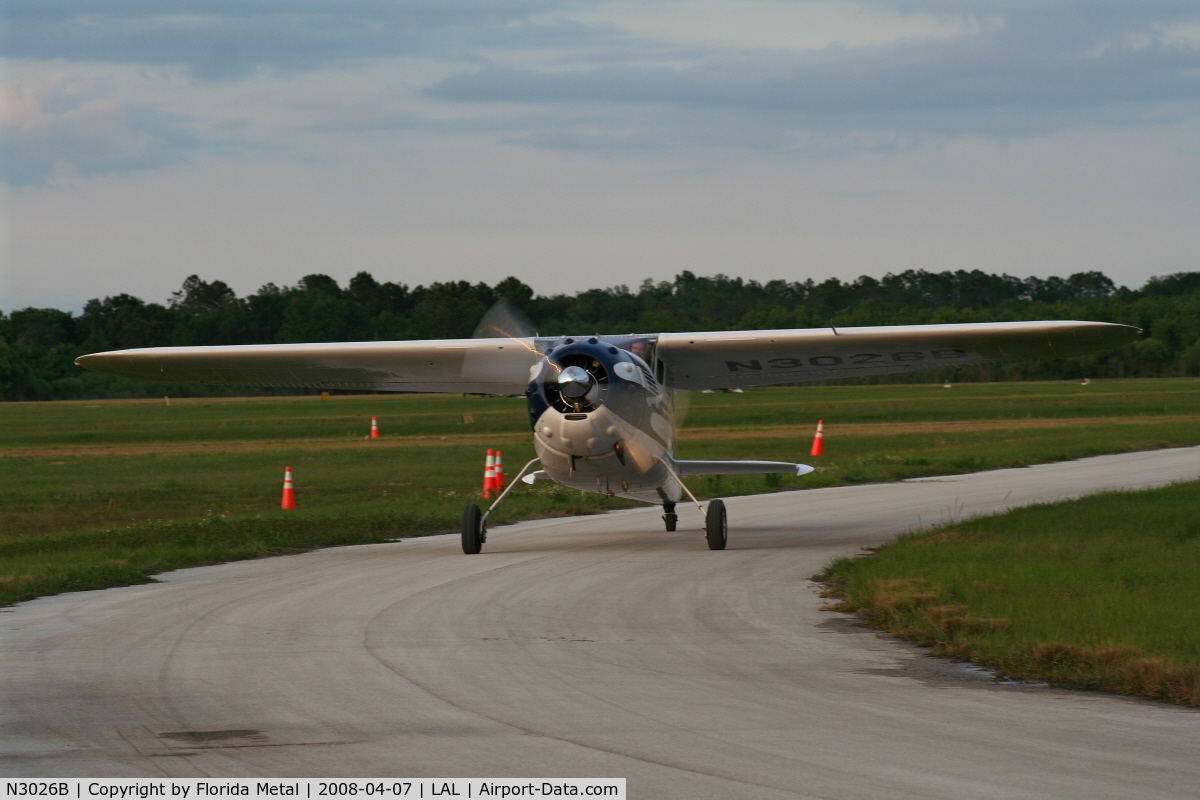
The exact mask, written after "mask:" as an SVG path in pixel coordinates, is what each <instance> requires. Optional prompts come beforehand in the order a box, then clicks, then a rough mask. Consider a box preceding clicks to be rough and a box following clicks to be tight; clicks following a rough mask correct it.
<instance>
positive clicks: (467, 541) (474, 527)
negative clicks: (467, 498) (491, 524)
mask: <svg viewBox="0 0 1200 800" xmlns="http://www.w3.org/2000/svg"><path fill="white" fill-rule="evenodd" d="M486 541H487V533H486V532H484V529H483V515H482V514H480V513H479V506H477V505H475V504H474V503H468V504H467V507H466V508H464V509H463V515H462V549H463V552H464V553H466V554H467V555H469V556H473V555H475V554H476V553H478V552H479V551H480V550H482V549H483V543H484V542H486Z"/></svg>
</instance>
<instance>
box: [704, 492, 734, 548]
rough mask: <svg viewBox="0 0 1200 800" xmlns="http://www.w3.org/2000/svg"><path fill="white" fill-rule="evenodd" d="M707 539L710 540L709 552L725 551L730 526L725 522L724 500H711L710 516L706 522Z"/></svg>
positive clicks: (709, 505) (709, 504)
mask: <svg viewBox="0 0 1200 800" xmlns="http://www.w3.org/2000/svg"><path fill="white" fill-rule="evenodd" d="M704 531H705V537H706V538H707V539H708V549H709V550H724V549H725V543H726V542H727V541H728V540H729V525H728V524H727V523H726V521H725V503H724V501H722V500H710V501H709V503H708V514H707V517H706V519H705V522H704Z"/></svg>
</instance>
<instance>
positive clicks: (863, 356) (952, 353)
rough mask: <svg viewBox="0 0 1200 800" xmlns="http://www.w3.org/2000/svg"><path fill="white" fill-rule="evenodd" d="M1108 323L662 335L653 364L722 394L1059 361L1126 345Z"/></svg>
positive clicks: (1133, 333) (1129, 333)
mask: <svg viewBox="0 0 1200 800" xmlns="http://www.w3.org/2000/svg"><path fill="white" fill-rule="evenodd" d="M1140 333H1141V331H1139V330H1138V329H1137V328H1133V327H1130V326H1129V325H1116V324H1113V323H1108V322H1074V321H1065V322H978V323H965V324H958V325H898V326H887V327H877V328H837V329H834V328H811V329H802V330H775V331H715V332H709V333H663V334H659V336H658V337H657V339H658V342H657V345H658V357H659V358H660V359H662V361H663V362H664V363H665V364H666V365H667V367H668V381H669V382H670V384H671V385H672V386H673V387H674V388H676V389H685V390H694V389H726V388H735V387H741V386H767V385H771V384H776V383H800V382H803V381H817V380H825V379H828V378H851V377H856V376H859V375H883V374H887V373H896V372H917V371H920V370H930V369H940V368H942V367H962V366H973V365H976V364H983V363H986V362H989V361H1000V360H1022V359H1037V358H1061V357H1065V356H1075V355H1083V354H1086V353H1092V352H1096V351H1098V350H1107V349H1111V348H1114V347H1120V346H1121V345H1124V344H1128V343H1129V342H1132V341H1133V340H1134V339H1136V338H1137V337H1138V335H1139V334H1140Z"/></svg>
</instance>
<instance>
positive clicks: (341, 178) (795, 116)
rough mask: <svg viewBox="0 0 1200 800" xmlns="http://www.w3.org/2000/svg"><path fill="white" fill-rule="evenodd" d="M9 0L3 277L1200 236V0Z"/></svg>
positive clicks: (1029, 250)
mask: <svg viewBox="0 0 1200 800" xmlns="http://www.w3.org/2000/svg"><path fill="white" fill-rule="evenodd" d="M5 5H6V7H7V20H6V22H7V25H6V31H5V35H6V39H7V42H6V47H5V49H4V55H5V59H4V69H5V72H6V78H7V80H6V82H5V88H4V89H3V101H2V103H3V105H2V108H3V111H2V113H3V117H4V122H5V127H6V129H7V136H6V151H5V156H6V158H5V175H4V184H5V194H4V200H3V203H4V205H3V220H4V221H5V230H4V231H2V233H3V236H4V246H3V251H2V253H3V258H4V263H3V270H2V271H0V309H3V310H5V311H10V310H12V309H14V308H20V307H24V306H26V305H39V306H57V307H60V308H78V307H79V305H81V303H82V302H83V301H84V300H86V299H88V298H91V297H97V296H104V295H111V294H116V293H120V292H129V293H131V294H135V295H138V296H140V297H143V298H145V299H148V300H156V301H160V302H161V301H163V300H165V299H166V297H167V296H168V295H169V294H170V292H172V291H173V290H175V289H177V288H178V287H179V284H180V283H181V282H182V281H183V279H184V278H185V277H187V276H188V275H190V274H192V273H198V274H199V275H200V276H201V277H203V278H206V279H209V280H211V279H221V280H224V281H226V282H227V283H229V284H230V285H232V286H233V287H234V288H235V289H236V290H237V291H238V292H239V293H240V294H245V293H249V292H252V291H254V290H256V289H257V288H258V287H259V286H260V285H262V284H263V283H265V282H267V281H273V282H275V283H278V284H281V285H284V284H294V283H295V282H296V281H297V280H298V279H299V278H300V277H301V276H303V275H305V274H307V273H311V272H323V273H326V274H329V275H332V276H333V277H335V278H337V279H338V280H339V281H343V282H344V281H345V280H346V279H347V278H349V277H350V276H351V275H353V274H354V273H355V272H358V271H359V270H364V269H365V270H368V271H370V272H372V273H373V274H374V275H375V276H376V277H377V278H379V279H381V280H397V281H403V282H406V283H409V284H419V283H429V282H432V281H436V280H452V279H466V280H472V281H475V280H486V281H489V282H494V281H495V280H498V279H500V278H503V277H505V276H507V275H516V276H517V277H519V278H521V279H522V280H524V281H525V282H527V283H528V284H530V285H531V286H533V287H534V288H535V289H536V290H537V291H539V292H541V293H549V292H555V291H570V292H573V291H577V290H580V289H585V288H590V287H597V286H612V285H615V284H620V283H625V284H630V285H631V286H632V285H636V284H638V283H640V282H641V281H642V280H643V279H645V278H653V279H656V280H659V279H669V278H670V277H672V276H673V275H674V274H675V273H677V272H678V271H680V270H683V269H690V270H693V271H694V272H696V273H698V274H713V273H717V272H723V273H726V274H730V275H741V276H744V277H747V278H754V279H759V280H770V279H775V278H784V279H788V280H803V279H806V278H809V277H811V278H814V279H817V280H821V279H824V278H827V277H829V276H838V277H842V278H854V277H857V276H858V275H861V274H870V275H876V276H880V275H883V274H885V273H887V272H892V271H900V270H904V269H910V268H923V269H930V270H943V269H960V268H968V269H970V268H980V269H984V270H988V271H994V272H1008V273H1010V274H1015V275H1018V276H1021V277H1025V276H1027V275H1039V276H1046V275H1067V274H1070V273H1072V272H1076V271H1080V270H1091V269H1099V270H1102V271H1104V272H1106V273H1107V274H1109V275H1110V276H1111V277H1113V278H1114V279H1115V280H1117V281H1118V283H1125V284H1128V285H1131V286H1136V285H1140V284H1141V283H1142V282H1143V281H1144V280H1145V279H1146V278H1147V277H1149V276H1151V275H1158V274H1165V273H1170V272H1177V271H1181V270H1198V269H1200V259H1197V249H1198V247H1197V246H1198V245H1200V6H1198V5H1197V3H1196V2H1195V0H1187V1H1186V2H1155V0H1140V1H1132V0H1103V1H1101V0H1093V2H1069V1H1067V0H1061V1H1058V0H978V2H971V1H970V0H862V1H861V2H843V0H728V1H725V0H615V1H613V2H589V1H588V0H411V1H406V0H170V1H169V2H168V1H167V0H8V1H7V2H6V4H5Z"/></svg>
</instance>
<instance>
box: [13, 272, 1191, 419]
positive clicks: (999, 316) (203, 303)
mask: <svg viewBox="0 0 1200 800" xmlns="http://www.w3.org/2000/svg"><path fill="white" fill-rule="evenodd" d="M500 299H505V300H507V301H508V302H509V303H511V304H512V305H513V306H515V307H516V308H517V309H518V310H519V311H521V312H523V313H524V314H525V315H526V316H528V317H529V318H530V319H531V321H532V322H533V324H534V327H535V328H536V329H537V330H538V331H539V332H540V333H542V334H544V335H557V334H588V333H597V332H598V333H606V332H607V333H634V332H641V333H654V332H669V331H683V330H745V329H769V328H811V327H823V326H826V325H829V324H831V323H833V324H836V325H838V326H843V327H849V326H854V325H901V324H929V323H949V322H999V321H1007V320H1022V319H1095V320H1105V321H1109V322H1122V323H1126V324H1129V325H1136V326H1138V327H1141V328H1144V329H1146V330H1147V332H1148V335H1147V336H1146V337H1145V338H1143V339H1142V340H1140V341H1138V342H1135V343H1134V344H1132V345H1130V346H1129V347H1126V348H1123V349H1122V350H1120V351H1117V352H1114V353H1105V354H1100V355H1096V356H1088V357H1084V358H1076V359H1070V360H1068V361H1038V362H1023V363H1016V364H998V365H991V366H987V367H982V368H978V369H973V370H959V371H957V372H953V373H949V374H947V375H946V376H945V377H951V378H952V379H953V380H973V379H984V380H998V379H1012V380H1021V379H1032V378H1076V377H1083V376H1092V377H1105V376H1107V377H1136V376H1153V375H1163V376H1166V375H1200V272H1184V273H1176V274H1173V275H1165V276H1161V277H1157V278H1152V279H1151V280H1150V281H1149V282H1147V283H1146V285H1145V286H1144V287H1142V288H1141V289H1138V290H1131V289H1128V288H1124V287H1117V286H1115V285H1114V284H1113V282H1112V281H1111V280H1110V279H1109V278H1108V277H1107V276H1105V275H1104V274H1102V273H1099V272H1080V273H1076V274H1074V275H1071V276H1069V277H1067V278H1057V277H1051V278H1044V279H1043V278H1036V277H1031V278H1025V279H1020V278H1016V277H1013V276H1011V275H992V274H989V273H985V272H982V271H980V270H957V271H954V272H940V273H933V272H926V271H923V270H906V271H904V272H901V273H896V274H888V275H885V276H883V277H882V278H880V279H875V278H871V277H867V276H863V277H860V278H857V279H855V280H853V281H848V282H847V281H842V280H839V279H838V278H830V279H828V280H825V281H822V282H820V283H817V282H814V281H812V280H807V281H803V282H790V281H784V280H775V281H770V282H768V283H765V284H763V283H758V282H756V281H747V280H745V279H743V278H731V277H729V276H727V275H714V276H711V277H701V276H697V275H695V274H694V273H692V272H690V271H684V272H681V273H680V274H679V275H677V276H675V279H674V280H671V281H659V282H654V281H649V280H647V281H645V282H643V283H642V285H641V286H639V287H638V289H637V291H631V290H630V289H629V287H628V286H614V287H609V288H606V289H589V290H586V291H582V292H579V293H578V294H575V295H566V294H560V295H554V296H550V297H541V296H537V295H535V294H534V291H533V289H531V288H530V287H529V286H527V285H525V284H524V283H522V282H521V281H519V280H517V279H516V278H512V277H509V278H505V279H503V280H501V281H500V282H498V283H497V284H496V285H495V286H489V285H487V284H485V283H475V284H472V283H469V282H467V281H447V282H439V283H433V284H430V285H429V286H417V287H415V288H409V287H408V286H407V285H405V284H403V283H392V282H380V281H378V280H376V279H375V277H374V276H372V275H371V274H370V273H367V272H359V273H358V274H357V275H355V276H354V277H353V278H351V279H350V281H349V283H348V285H347V286H346V288H345V289H343V288H342V287H341V286H339V285H338V283H337V281H336V280H334V279H333V278H331V277H329V276H328V275H322V274H312V275H306V276H304V277H303V278H301V279H300V280H299V281H298V282H297V284H296V285H295V286H291V287H279V286H276V285H274V284H270V283H269V284H267V285H265V286H263V287H262V288H260V289H259V290H258V291H257V292H256V293H255V294H252V295H250V296H249V297H245V298H239V297H237V295H236V294H235V292H234V291H233V289H232V288H230V287H229V286H228V285H227V284H226V283H224V282H222V281H219V280H213V281H205V280H202V279H201V278H200V277H199V276H196V275H192V276H190V277H188V279H187V280H185V281H184V282H183V286H182V287H180V290H179V291H177V292H175V293H173V294H172V295H171V297H170V298H169V299H168V302H167V304H166V305H159V304H157V303H148V302H146V301H144V300H141V299H139V298H136V297H133V296H131V295H127V294H121V295H116V296H115V297H106V298H104V299H103V300H99V299H97V300H91V301H89V302H88V303H87V305H86V306H85V307H84V310H83V312H82V313H81V314H79V315H78V316H75V315H73V314H70V313H68V312H65V311H59V310H57V309H47V308H26V309H20V310H17V311H13V312H12V313H11V314H9V315H7V316H5V315H3V314H0V397H3V398H4V399H8V400H22V399H26V400H36V399H50V398H74V397H103V396H139V395H145V394H146V393H148V392H164V393H169V394H183V393H214V392H228V391H230V390H224V389H212V388H205V387H194V386H181V387H166V389H164V388H163V387H161V386H159V387H152V386H150V385H148V384H143V383H138V382H134V381H122V380H119V379H116V378H110V377H107V376H103V375H96V374H94V373H88V372H84V371H82V370H80V369H78V368H77V367H75V366H74V364H73V361H74V358H75V357H76V356H77V355H80V354H82V353H89V352H96V351H99V350H111V349H118V348H127V347H155V346H163V345H198V344H269V343H276V342H317V341H367V340H383V341H386V340H400V339H438V338H458V337H468V336H471V335H472V332H473V331H474V330H475V327H476V325H477V324H478V322H479V320H480V319H481V318H482V316H483V315H484V313H485V312H486V311H487V310H488V309H489V308H490V307H491V306H492V305H493V304H494V303H495V302H496V301H497V300H500ZM942 377H943V376H941V375H937V376H920V375H918V376H916V377H915V378H897V377H891V378H880V379H877V380H912V379H916V380H925V379H930V378H933V379H941V378H942ZM234 391H245V390H234Z"/></svg>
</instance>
